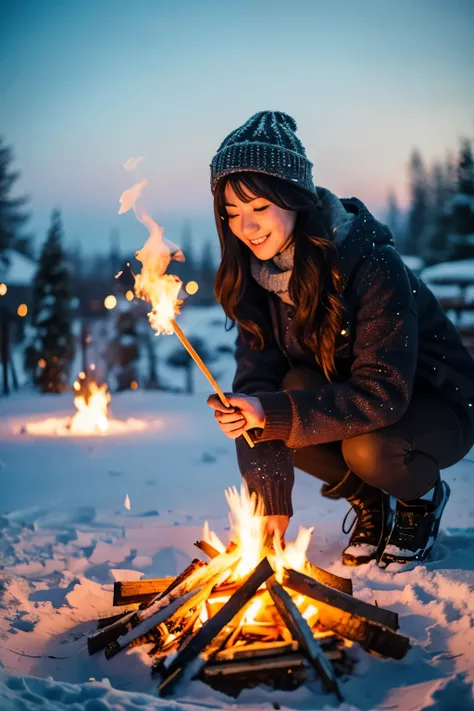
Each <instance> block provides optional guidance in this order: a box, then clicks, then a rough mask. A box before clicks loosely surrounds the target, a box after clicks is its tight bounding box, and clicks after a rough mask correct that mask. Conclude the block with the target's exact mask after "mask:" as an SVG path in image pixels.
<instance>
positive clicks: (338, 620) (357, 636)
mask: <svg viewBox="0 0 474 711" xmlns="http://www.w3.org/2000/svg"><path fill="white" fill-rule="evenodd" d="M286 572H287V573H288V572H289V571H286ZM308 581H309V582H308ZM314 582H315V581H313V580H312V579H311V578H308V577H307V576H306V575H302V574H301V573H297V572H296V571H294V570H292V571H291V575H287V576H286V577H285V579H284V580H283V585H284V587H287V588H289V589H290V590H293V591H294V592H297V593H300V594H301V595H306V596H307V597H310V598H312V599H313V600H316V605H317V608H318V619H317V623H316V624H317V625H319V626H321V627H322V628H323V629H325V630H332V631H333V632H335V633H336V634H338V635H339V636H340V637H344V638H345V639H350V640H352V641H353V642H358V643H359V644H360V646H361V647H363V648H364V649H370V650H372V651H373V652H377V653H378V654H381V655H382V656H383V657H391V658H392V659H403V657H404V656H405V654H406V653H407V652H408V650H409V649H410V640H409V639H408V637H404V636H403V635H401V634H397V633H396V632H394V631H393V630H391V629H389V628H388V626H386V625H383V624H382V623H381V622H380V621H377V622H375V621H370V620H369V619H366V618H365V617H363V614H364V613H363V610H362V608H359V609H358V608H357V603H361V602H362V601H361V600H357V598H351V597H349V596H346V597H348V598H349V600H352V601H353V603H355V605H354V607H353V608H352V610H351V611H348V610H343V609H341V608H339V607H338V606H337V603H336V600H335V599H334V600H333V601H332V602H329V600H328V599H327V598H326V600H324V596H322V595H321V594H320V593H321V591H320V590H318V589H317V588H314V587H313V583H314ZM317 585H318V583H316V586H317ZM321 587H324V586H321ZM333 592H335V591H333ZM363 606H367V607H370V605H368V603H364V605H363ZM377 609H378V610H382V609H383V608H380V607H379V608H377ZM385 612H388V611H387V610H385ZM391 614H395V613H391Z"/></svg>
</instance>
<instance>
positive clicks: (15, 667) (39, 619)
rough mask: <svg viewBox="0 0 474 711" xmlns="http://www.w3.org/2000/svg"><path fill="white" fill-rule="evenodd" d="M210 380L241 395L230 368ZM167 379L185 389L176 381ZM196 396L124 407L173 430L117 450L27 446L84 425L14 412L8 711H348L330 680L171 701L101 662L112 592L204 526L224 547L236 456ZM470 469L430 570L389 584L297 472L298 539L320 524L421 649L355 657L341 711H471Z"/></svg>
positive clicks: (4, 681)
mask: <svg viewBox="0 0 474 711" xmlns="http://www.w3.org/2000/svg"><path fill="white" fill-rule="evenodd" d="M180 319H182V320H181V325H182V327H183V330H184V331H185V332H187V334H188V335H189V334H191V332H192V331H193V329H194V328H195V329H196V332H199V331H200V330H202V329H203V328H204V325H206V328H207V327H208V326H209V328H214V329H215V333H219V334H222V335H221V336H220V338H221V340H220V341H219V340H218V337H217V335H216V337H215V338H214V335H212V336H209V338H208V342H209V343H212V344H213V346H215V347H217V345H225V344H229V343H230V344H232V343H233V341H234V339H235V331H233V332H231V333H230V334H225V333H223V330H222V320H221V319H220V317H219V315H218V313H217V312H214V311H213V310H212V309H207V310H204V309H203V310H202V313H201V312H196V313H195V314H194V315H193V316H192V317H191V315H190V314H188V315H186V314H183V316H182V317H180ZM209 333H211V331H210V332H209ZM212 333H214V332H212ZM156 342H157V353H160V356H162V355H163V352H164V350H165V349H169V351H171V350H172V349H174V348H176V339H174V337H173V336H166V337H165V336H162V337H160V338H158V339H156ZM160 368H161V364H160ZM211 370H213V372H215V373H216V374H218V379H219V382H221V383H222V385H223V387H224V389H228V388H230V379H231V375H232V370H233V364H232V358H231V357H229V356H227V355H224V356H222V359H221V360H219V361H217V362H216V363H215V365H214V366H212V367H211ZM161 374H162V375H163V376H164V377H166V378H168V379H169V381H170V382H171V379H172V369H166V368H164V369H162V373H161ZM175 377H176V376H175ZM179 377H181V373H180V374H179ZM195 384H196V390H197V393H196V394H195V395H193V396H187V395H183V394H179V393H164V392H161V391H146V392H145V391H142V390H138V391H135V392H132V391H128V392H124V393H120V394H114V395H113V397H112V403H111V410H112V413H111V414H112V416H113V418H114V419H117V420H118V421H126V420H127V419H133V420H137V421H141V422H147V423H148V422H150V423H154V422H159V423H160V426H157V427H148V428H147V429H144V430H140V431H132V430H130V431H127V432H124V433H122V434H120V436H112V437H103V436H97V437H92V436H88V437H67V436H58V437H54V436H49V437H44V436H36V435H34V434H31V433H28V432H26V431H25V430H23V431H21V424H22V423H23V424H24V423H27V422H33V421H35V422H38V421H40V420H41V419H44V420H48V419H55V420H58V419H61V418H67V417H70V416H71V413H72V412H73V411H74V406H73V394H72V393H65V394H63V395H60V396H53V395H47V396H41V395H34V394H29V393H27V392H20V393H19V394H16V395H14V396H12V397H10V398H9V399H5V398H3V399H1V400H0V452H1V454H0V491H1V498H0V709H1V711H13V710H15V711H16V710H17V709H24V710H26V711H30V710H31V711H33V709H34V710H35V711H36V709H39V708H41V709H44V710H45V711H60V710H63V709H72V710H73V711H112V710H113V711H132V709H133V710H134V711H135V710H136V709H138V708H146V709H147V711H154V710H155V709H167V710H168V709H173V710H174V711H198V710H199V711H204V709H206V711H211V710H214V709H224V710H225V711H230V710H231V709H240V710H245V711H249V710H252V711H253V710H255V711H257V709H258V710H261V711H263V710H264V709H265V710H267V709H268V710H270V709H272V708H274V704H279V705H280V707H281V709H282V710H283V711H285V710H286V711H310V710H311V711H320V710H323V709H325V711H329V710H330V709H333V708H336V705H335V699H334V698H333V697H332V696H331V695H327V694H324V693H323V692H322V690H321V687H320V685H319V683H316V682H315V683H312V684H308V685H305V686H303V687H301V688H300V689H298V690H296V691H294V692H280V691H271V690H269V689H265V688H257V689H253V690H248V691H244V692H243V693H242V694H241V695H240V696H239V697H238V699H231V698H229V697H227V696H225V695H223V694H220V693H218V692H215V691H213V690H211V689H210V688H209V687H207V686H206V685H204V684H203V683H201V682H191V683H188V684H185V685H184V686H182V687H178V689H177V691H176V695H175V696H174V697H173V698H172V699H160V698H158V696H157V689H156V687H157V680H156V679H153V678H152V677H151V676H150V658H149V657H148V655H147V654H146V652H147V649H148V648H147V647H138V648H134V649H130V650H128V651H127V652H122V653H121V654H118V655H117V656H115V657H114V658H113V659H111V660H108V661H107V660H106V659H105V656H104V655H103V654H102V653H98V654H96V655H94V656H89V655H88V653H87V647H86V642H87V636H88V635H89V634H90V633H91V632H92V631H94V630H95V628H96V620H97V619H98V618H99V617H100V616H105V615H111V614H114V612H116V611H118V610H117V608H113V607H112V605H111V601H112V589H113V582H114V581H115V580H133V579H139V578H141V577H155V576H167V575H176V574H177V573H179V572H180V571H181V570H182V569H183V568H184V567H185V566H186V565H187V564H188V563H189V562H190V560H191V559H192V558H194V557H196V556H197V555H199V553H198V551H197V550H196V548H195V547H194V545H193V543H194V541H195V540H197V539H198V538H200V537H201V533H202V528H203V525H204V522H205V521H206V520H208V521H209V522H210V525H211V528H212V529H213V530H214V531H215V532H216V533H217V534H218V535H219V536H220V537H221V538H223V540H227V532H228V508H227V504H226V501H225V497H224V490H225V489H226V488H228V487H229V486H232V485H238V484H239V483H240V475H239V472H238V468H237V464H236V457H235V449H234V443H233V442H232V441H231V440H229V439H227V438H225V437H224V436H223V435H222V434H221V432H220V430H219V429H218V427H217V425H216V423H215V421H214V419H213V417H212V413H211V411H210V410H209V408H208V407H207V405H206V395H207V394H208V393H209V392H210V386H209V385H208V383H207V381H206V380H205V379H204V378H203V377H202V376H201V374H199V373H196V378H195ZM19 427H20V429H19ZM473 460H474V452H472V453H470V454H469V455H467V457H466V458H465V459H464V460H463V461H462V462H459V463H458V464H457V465H456V466H454V467H452V468H450V469H449V470H446V471H445V472H444V473H443V475H444V478H445V479H446V480H447V481H448V483H449V485H450V486H451V491H452V493H451V499H450V501H449V503H448V506H447V508H446V511H445V514H444V518H443V521H442V530H441V533H440V536H439V539H438V543H437V545H436V546H435V548H434V550H433V555H432V559H431V560H430V561H429V562H427V563H425V564H423V565H419V566H414V565H411V566H394V565H391V566H389V567H388V568H387V569H385V570H383V569H381V568H379V567H377V566H376V565H375V564H374V563H370V564H368V565H364V566H361V567H359V568H346V567H344V566H343V565H342V563H341V562H340V558H341V553H342V550H343V549H344V547H345V544H346V541H347V538H346V536H344V535H343V534H342V533H341V522H342V519H343V517H344V514H345V512H346V504H345V503H344V502H340V501H333V502H332V501H328V500H327V499H322V498H321V497H320V495H319V482H318V481H316V480H315V479H313V478H311V477H309V476H307V475H305V474H303V473H302V472H297V476H296V485H295V492H294V508H295V515H294V517H293V519H292V521H291V525H290V530H289V538H290V540H291V539H293V538H294V537H295V536H296V532H297V529H298V526H299V525H300V524H302V525H305V526H314V527H315V530H314V533H313V536H312V539H311V543H310V547H309V552H308V557H309V558H310V560H311V561H313V562H314V563H316V564H317V565H320V566H322V567H325V568H327V569H328V570H330V571H332V572H334V573H336V574H339V575H343V576H350V577H352V580H353V585H354V590H355V594H356V595H357V596H358V597H360V598H361V599H363V600H366V601H368V602H371V603H375V602H377V604H379V605H381V606H383V607H386V608H388V609H391V610H394V611H395V612H397V613H398V614H399V616H400V624H401V629H400V632H401V633H402V634H406V635H408V636H410V638H411V642H412V649H411V650H410V651H409V653H408V655H407V656H406V657H405V659H403V660H401V661H394V660H386V659H385V660H384V659H379V658H376V657H373V656H369V655H368V654H366V653H365V652H364V651H362V650H361V649H359V648H358V646H357V645H355V646H354V647H353V648H352V649H351V650H349V651H350V653H351V654H352V655H353V656H354V658H355V659H356V660H357V664H356V666H355V669H354V674H353V675H352V676H351V677H350V678H346V679H344V680H343V682H342V683H341V688H342V692H343V695H344V698H345V702H344V703H343V704H342V705H341V706H339V707H338V708H339V709H340V711H357V710H359V711H376V710H377V711H378V710H379V711H382V709H384V710H385V709H391V710H393V711H415V710H418V711H421V710H423V711H428V710H432V711H434V710H437V711H445V710H446V711H447V710H448V709H453V710H454V709H456V711H457V710H460V711H462V710H463V709H474V699H473V681H474V658H473V657H474V655H473V654H472V651H473V645H474V595H473V593H472V589H473V585H474V546H473V543H474V504H473V503H472V502H473V496H472V488H473V484H472V482H473V473H474V461H473ZM128 505H129V506H130V509H128Z"/></svg>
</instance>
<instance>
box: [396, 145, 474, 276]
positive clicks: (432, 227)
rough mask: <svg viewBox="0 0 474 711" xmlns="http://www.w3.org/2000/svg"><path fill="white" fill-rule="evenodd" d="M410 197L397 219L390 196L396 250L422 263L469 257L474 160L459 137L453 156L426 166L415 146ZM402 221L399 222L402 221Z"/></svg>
mask: <svg viewBox="0 0 474 711" xmlns="http://www.w3.org/2000/svg"><path fill="white" fill-rule="evenodd" d="M409 184H410V193H411V200H410V206H409V210H408V214H407V215H406V220H402V216H401V214H400V210H399V208H398V205H397V201H396V197H395V195H394V194H393V193H392V194H391V195H390V196H389V204H388V214H387V222H388V224H389V226H390V227H391V229H392V231H393V232H394V235H395V239H396V244H397V247H398V249H399V251H400V252H402V253H403V254H406V255H410V256H417V257H420V258H421V259H422V260H423V261H424V262H425V264H426V265H428V266H430V265H432V264H438V263H439V262H442V261H456V260H462V259H472V258H473V257H474V160H473V152H472V144H471V142H470V141H469V140H467V139H462V141H461V145H460V148H459V153H458V155H457V157H455V158H453V157H452V156H450V155H448V156H447V158H446V159H445V161H444V162H441V161H437V162H435V163H434V164H433V165H432V166H431V167H428V166H427V165H426V162H425V161H424V159H423V157H422V155H421V153H420V152H419V151H418V150H414V151H413V153H412V155H411V157H410V163H409ZM403 222H404V224H403Z"/></svg>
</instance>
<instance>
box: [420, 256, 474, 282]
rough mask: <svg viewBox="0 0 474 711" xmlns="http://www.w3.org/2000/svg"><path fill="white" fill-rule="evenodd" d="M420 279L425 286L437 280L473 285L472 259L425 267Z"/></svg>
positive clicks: (473, 262) (473, 261)
mask: <svg viewBox="0 0 474 711" xmlns="http://www.w3.org/2000/svg"><path fill="white" fill-rule="evenodd" d="M421 278H422V279H423V281H424V282H426V283H427V284H431V283H436V282H437V281H438V280H445V279H452V280H453V281H456V280H458V279H459V280H462V281H469V282H472V283H474V259H461V260H459V261H457V262H442V263H441V264H435V265H434V266H432V267H427V268H426V269H424V270H423V271H422V273H421Z"/></svg>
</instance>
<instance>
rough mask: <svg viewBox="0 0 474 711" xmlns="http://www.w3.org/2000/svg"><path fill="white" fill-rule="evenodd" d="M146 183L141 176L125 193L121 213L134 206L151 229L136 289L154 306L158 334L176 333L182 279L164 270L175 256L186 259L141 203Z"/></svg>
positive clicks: (132, 162)
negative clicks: (174, 325) (174, 320)
mask: <svg viewBox="0 0 474 711" xmlns="http://www.w3.org/2000/svg"><path fill="white" fill-rule="evenodd" d="M135 160H138V159H132V158H130V159H129V160H128V161H127V163H126V164H125V165H126V166H133V167H135V165H136V163H135ZM147 184H148V181H147V180H146V179H143V180H140V181H139V182H138V183H136V184H135V185H133V186H132V187H131V188H128V190H125V191H124V192H123V193H122V195H121V197H120V209H119V215H122V214H124V213H126V212H128V211H129V210H133V211H134V213H135V216H136V218H137V219H138V220H139V221H140V222H141V223H142V224H143V225H144V226H145V227H146V228H147V229H148V232H149V237H148V239H147V241H146V243H145V245H144V246H143V248H142V249H140V250H139V251H138V252H137V253H136V255H135V256H136V258H137V260H138V261H139V262H141V263H142V265H143V267H142V270H141V273H140V274H137V275H136V277H135V287H134V291H135V295H136V296H137V297H138V298H139V299H143V300H144V301H147V302H149V303H150V304H151V307H152V310H151V312H150V313H149V314H148V320H149V321H150V325H151V327H152V328H153V329H154V330H155V331H156V333H157V334H161V333H165V334H167V335H170V334H172V333H173V327H172V325H171V321H172V320H173V319H174V317H175V316H176V315H177V314H179V313H180V311H179V307H180V305H181V303H182V299H180V298H178V294H179V293H180V292H181V294H183V292H182V291H181V287H182V283H183V282H182V281H181V279H179V278H178V277H177V276H175V275H173V274H165V272H166V269H167V268H168V265H169V263H170V261H171V260H172V259H174V260H175V261H177V262H184V261H185V259H184V255H183V252H182V251H181V249H180V248H179V247H178V246H177V245H175V244H173V243H172V242H170V241H169V240H167V239H165V238H164V237H163V232H164V230H163V228H162V227H160V226H159V225H157V223H156V222H155V221H154V220H153V219H152V218H151V217H150V215H148V214H147V213H146V212H145V210H143V208H142V207H140V206H139V205H138V200H139V199H140V197H141V195H142V192H143V190H144V188H145V187H146V186H147Z"/></svg>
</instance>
